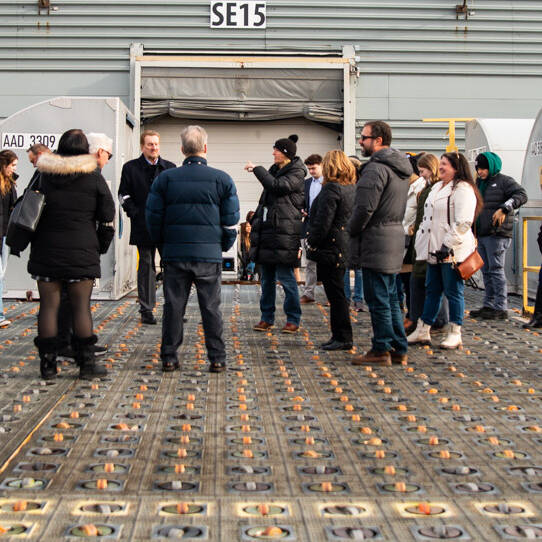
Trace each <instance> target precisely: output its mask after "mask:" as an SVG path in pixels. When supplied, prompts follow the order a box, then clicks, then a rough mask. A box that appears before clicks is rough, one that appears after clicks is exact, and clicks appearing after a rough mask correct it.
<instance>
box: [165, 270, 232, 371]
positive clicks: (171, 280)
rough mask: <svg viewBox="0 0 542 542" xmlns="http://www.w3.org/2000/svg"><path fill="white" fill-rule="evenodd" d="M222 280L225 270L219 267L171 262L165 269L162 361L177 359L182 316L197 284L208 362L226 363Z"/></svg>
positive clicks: (180, 340) (181, 331)
mask: <svg viewBox="0 0 542 542" xmlns="http://www.w3.org/2000/svg"><path fill="white" fill-rule="evenodd" d="M221 280H222V266H221V264H219V263H208V262H172V263H166V264H165V265H164V314H163V316H162V347H161V357H162V360H164V361H165V360H174V359H176V352H177V349H178V348H179V346H181V344H182V343H183V333H184V328H183V316H184V313H185V310H186V304H187V302H188V298H189V297H190V289H191V287H192V284H195V285H196V291H197V294H198V303H199V310H200V313H201V319H202V322H203V331H204V332H205V346H206V347H207V355H208V356H209V361H211V362H225V361H226V345H225V343H224V333H223V330H224V324H223V321H222V312H221V310H220V290H221Z"/></svg>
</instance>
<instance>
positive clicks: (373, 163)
mask: <svg viewBox="0 0 542 542" xmlns="http://www.w3.org/2000/svg"><path fill="white" fill-rule="evenodd" d="M359 143H360V145H361V148H362V151H363V155H364V156H370V157H371V159H370V160H369V161H368V162H367V163H366V164H365V165H364V166H363V169H362V170H361V176H360V178H359V180H358V182H357V185H356V201H355V204H354V212H353V213H352V217H351V218H350V222H349V226H348V229H349V232H350V236H351V237H352V238H353V240H352V241H353V242H352V250H353V251H354V253H353V254H352V256H351V260H352V262H353V263H354V264H355V265H359V266H361V268H362V271H363V291H364V296H365V301H366V302H367V305H369V311H370V313H371V323H372V327H373V338H372V348H371V350H369V352H367V353H366V354H365V355H363V356H361V355H360V356H355V357H354V359H353V361H352V364H353V365H364V364H372V365H391V364H392V362H393V363H402V362H406V359H407V347H408V344H407V339H406V335H405V330H404V327H403V315H402V313H401V309H400V307H399V299H398V297H397V287H396V274H397V273H399V271H400V269H401V264H402V261H403V251H404V230H403V227H402V220H403V217H404V214H405V206H406V200H407V193H408V180H409V178H410V175H411V174H412V166H411V165H410V162H409V160H408V158H407V156H406V155H405V154H403V153H401V152H399V151H397V150H395V149H391V148H390V144H391V128H390V126H389V125H388V124H386V123H385V122H382V121H371V122H367V123H366V124H365V126H364V127H363V130H362V132H361V138H360V140H359Z"/></svg>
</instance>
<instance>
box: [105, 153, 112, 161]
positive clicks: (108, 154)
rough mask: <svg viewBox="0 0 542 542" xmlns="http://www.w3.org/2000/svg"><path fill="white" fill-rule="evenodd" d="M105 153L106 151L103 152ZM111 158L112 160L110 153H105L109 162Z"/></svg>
mask: <svg viewBox="0 0 542 542" xmlns="http://www.w3.org/2000/svg"><path fill="white" fill-rule="evenodd" d="M105 152H107V151H105ZM111 158H113V155H112V154H111V153H110V152H107V159H108V160H111Z"/></svg>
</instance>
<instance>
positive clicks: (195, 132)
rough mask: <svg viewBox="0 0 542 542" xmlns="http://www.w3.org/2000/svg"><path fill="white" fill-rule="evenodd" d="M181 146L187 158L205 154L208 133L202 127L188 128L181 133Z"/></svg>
mask: <svg viewBox="0 0 542 542" xmlns="http://www.w3.org/2000/svg"><path fill="white" fill-rule="evenodd" d="M181 145H182V147H183V154H184V155H185V156H192V155H193V154H198V153H200V152H203V151H204V150H205V145H207V132H206V131H205V130H204V129H203V128H202V127H201V126H187V127H186V128H185V129H184V130H183V131H182V132H181Z"/></svg>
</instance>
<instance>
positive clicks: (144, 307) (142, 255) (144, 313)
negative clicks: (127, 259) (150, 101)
mask: <svg viewBox="0 0 542 542" xmlns="http://www.w3.org/2000/svg"><path fill="white" fill-rule="evenodd" d="M140 144H141V156H140V157H139V158H136V159H135V160H130V161H129V162H126V164H124V166H123V167H122V174H121V177H120V187H119V198H120V202H121V205H122V208H123V209H124V210H125V211H126V214H127V215H128V216H129V217H130V221H131V226H132V229H131V233H130V244H131V245H136V246H137V251H138V254H139V262H138V266H137V295H138V298H139V307H140V308H139V312H140V313H141V322H142V323H144V324H156V318H155V317H154V315H153V313H152V311H153V309H154V306H155V305H156V270H155V266H154V258H155V254H156V249H157V247H156V245H155V244H154V243H153V241H152V240H151V238H150V236H149V233H148V231H147V226H146V224H145V205H146V204H147V196H148V195H149V190H150V188H151V185H152V183H153V181H154V179H156V177H158V175H159V174H160V173H162V171H165V170H166V169H171V168H174V167H175V164H174V163H173V162H168V161H167V160H164V159H163V158H161V157H160V134H159V133H158V132H155V131H153V130H145V131H144V132H143V133H142V134H141V137H140Z"/></svg>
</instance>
